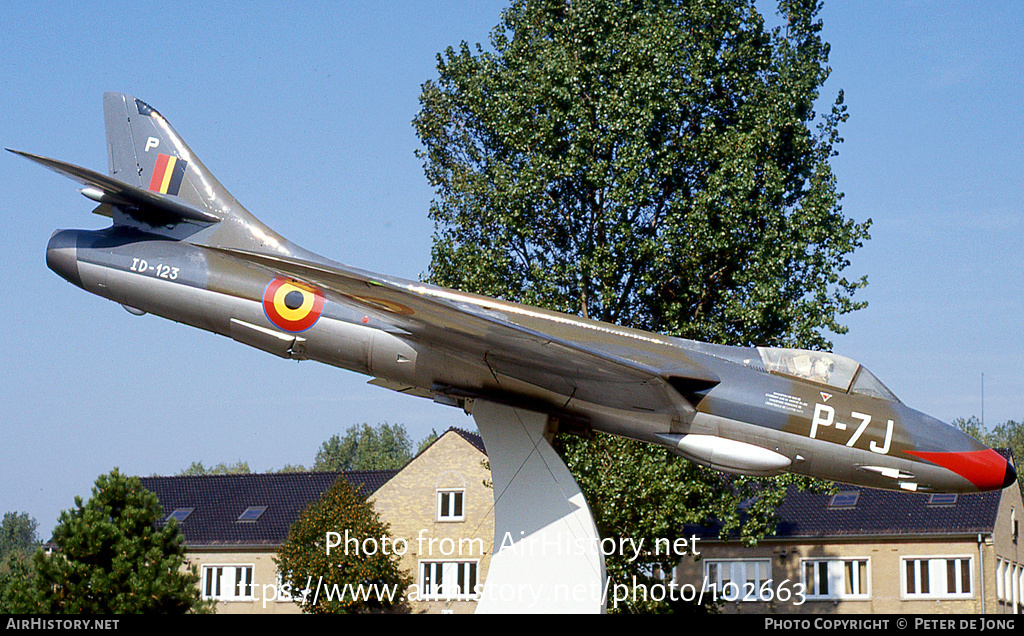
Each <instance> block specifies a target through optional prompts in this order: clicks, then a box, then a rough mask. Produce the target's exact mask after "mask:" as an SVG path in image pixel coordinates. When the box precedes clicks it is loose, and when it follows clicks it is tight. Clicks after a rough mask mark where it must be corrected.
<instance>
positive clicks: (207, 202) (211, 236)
mask: <svg viewBox="0 0 1024 636" xmlns="http://www.w3.org/2000/svg"><path fill="white" fill-rule="evenodd" d="M103 116H104V120H105V125H106V134H107V161H108V164H109V168H110V176H111V177H113V178H114V179H117V180H118V181H121V182H123V183H127V184H129V185H132V186H135V187H138V188H143V189H146V190H149V191H151V192H154V193H157V194H161V195H165V196H169V197H176V198H177V199H178V200H180V201H181V202H182V203H184V204H186V205H188V206H191V207H194V208H197V209H199V210H202V211H205V212H209V213H210V214H212V215H214V216H216V217H217V218H219V219H221V220H232V221H236V223H220V224H217V226H215V227H211V228H210V230H209V232H205V233H203V234H202V235H201V236H196V237H195V240H196V241H197V242H201V243H205V244H211V245H220V246H225V247H239V248H244V249H254V250H256V251H267V250H270V251H273V252H290V251H291V250H292V248H294V246H292V245H290V244H289V243H288V241H286V240H285V239H283V238H282V237H281V236H280V235H279V234H277V233H276V232H274V231H273V230H271V229H270V228H268V227H267V226H266V225H264V224H263V223H261V222H260V221H259V220H258V219H256V217H254V216H253V215H252V214H250V213H249V211H248V210H246V209H245V208H244V207H243V206H242V205H241V204H240V203H239V202H238V201H236V200H235V198H234V197H233V196H231V193H229V192H228V191H227V189H226V188H225V187H224V186H222V185H221V184H220V182H219V181H217V179H216V178H215V177H214V176H213V174H212V173H211V172H210V171H209V170H207V168H206V166H204V165H203V163H202V162H201V161H200V160H199V158H198V157H196V155H195V153H193V152H192V150H191V149H190V148H189V147H188V145H187V144H186V143H185V141H184V140H183V139H182V138H181V136H179V135H178V133H177V132H175V131H174V128H172V127H171V125H170V123H168V121H167V120H166V119H164V117H163V116H162V115H161V114H160V113H159V112H157V110H156V109H155V108H153V107H152V106H150V105H149V104H147V103H145V102H143V101H142V100H140V99H136V98H134V97H132V96H130V95H124V94H121V93H105V94H104V95H103ZM122 220H124V219H122ZM118 221H119V219H118V217H116V216H115V219H114V222H115V223H117V222H118Z"/></svg>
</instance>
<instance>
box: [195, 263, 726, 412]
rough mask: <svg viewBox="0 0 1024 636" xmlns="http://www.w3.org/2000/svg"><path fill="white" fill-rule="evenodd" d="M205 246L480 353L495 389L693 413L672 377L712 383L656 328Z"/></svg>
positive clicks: (414, 335)
mask: <svg viewBox="0 0 1024 636" xmlns="http://www.w3.org/2000/svg"><path fill="white" fill-rule="evenodd" d="M210 249H214V250H216V251H219V252H222V253H227V254H229V255H231V256H233V257H235V258H240V259H242V260H245V261H248V262H251V263H254V264H257V265H260V266H263V267H265V268H267V269H269V270H271V271H273V272H277V273H280V274H283V275H286V276H290V277H294V278H297V279H300V280H303V281H305V282H307V283H310V284H313V285H317V286H318V287H320V288H321V289H322V290H323V291H324V293H325V295H327V296H328V297H331V298H332V300H335V301H337V302H341V303H343V304H347V305H349V306H359V307H362V308H363V311H366V312H368V314H370V315H373V316H374V317H375V318H379V319H381V320H382V321H384V322H386V323H388V324H390V325H393V326H394V327H396V328H398V329H401V330H402V331H403V332H405V333H407V334H408V336H407V337H408V338H410V339H419V340H422V341H424V342H428V343H430V344H431V345H434V346H441V347H446V348H448V349H449V350H451V351H453V352H455V353H456V354H459V353H468V354H470V355H473V356H474V357H477V358H482V359H483V360H485V361H486V363H487V365H488V367H490V369H491V372H492V373H493V374H494V376H495V379H496V380H497V381H498V383H499V385H500V384H501V382H502V379H503V378H511V379H514V380H519V381H522V382H526V383H529V384H532V385H534V386H539V387H543V388H545V389H548V390H551V391H554V392H555V393H558V394H560V395H562V396H565V400H566V403H568V401H569V400H570V399H572V398H577V399H581V400H584V401H587V402H592V403H596V404H604V405H608V406H615V407H617V408H624V407H625V408H629V407H632V408H634V409H636V410H637V411H642V412H660V413H679V414H680V415H682V416H684V417H685V416H692V414H693V406H692V405H691V404H690V403H689V402H688V401H686V400H685V398H682V397H681V396H680V394H679V392H677V391H676V390H675V389H674V388H673V387H672V381H673V380H676V379H679V378H683V379H685V380H687V381H695V382H698V383H701V384H704V385H706V386H711V385H713V384H717V383H718V378H717V377H716V376H714V374H712V373H710V372H709V371H707V370H706V369H705V368H703V367H702V366H701V365H700V364H699V363H698V362H696V361H693V360H691V359H688V358H684V357H681V354H680V353H679V351H678V349H676V348H673V347H671V345H670V344H668V342H667V340H668V339H663V338H661V337H659V336H657V335H655V334H646V333H645V332H639V331H633V330H624V329H619V328H616V327H614V326H612V325H605V324H604V323H599V322H594V321H588V320H582V319H579V318H576V317H574V316H568V315H565V314H560V313H557V312H550V311H546V310H541V309H535V308H531V307H526V306H523V305H516V304H514V303H505V302H502V301H497V300H493V299H489V298H485V297H481V296H475V295H472V294H464V293H462V292H453V291H450V290H445V289H442V288H438V287H434V286H430V285H426V284H420V283H414V282H409V281H399V280H396V279H390V278H386V277H382V276H379V275H376V274H372V273H370V272H365V271H362V270H358V269H355V268H348V267H344V266H334V265H326V264H320V263H313V262H309V261H302V260H298V259H294V258H288V257H284V256H277V255H268V254H261V253H256V252H250V251H247V250H239V249H233V248H223V247H217V248H210ZM659 349H660V350H662V351H659ZM670 349H671V350H672V351H670ZM673 354H674V355H673ZM456 388H458V387H456ZM480 397H491V398H493V397H494V396H493V395H488V396H483V395H481V396H480Z"/></svg>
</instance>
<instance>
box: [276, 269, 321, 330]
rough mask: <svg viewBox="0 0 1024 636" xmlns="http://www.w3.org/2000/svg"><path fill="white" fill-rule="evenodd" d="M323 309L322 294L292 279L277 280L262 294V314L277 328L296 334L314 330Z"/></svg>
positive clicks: (310, 286)
mask: <svg viewBox="0 0 1024 636" xmlns="http://www.w3.org/2000/svg"><path fill="white" fill-rule="evenodd" d="M323 309H324V295H323V293H322V292H321V291H320V290H319V289H317V288H315V287H313V286H312V285H307V284H306V283H301V282H299V281H297V280H292V279H290V278H275V279H274V280H272V281H270V284H269V285H267V288H266V289H265V290H264V291H263V311H264V312H265V313H266V314H267V318H268V319H269V320H270V322H272V323H274V324H275V325H276V326H277V327H279V328H281V329H283V330H285V331H289V332H292V333H296V332H299V331H305V330H306V329H309V328H310V327H312V326H313V325H314V324H315V323H316V321H317V320H318V319H319V318H320V312H322V311H323Z"/></svg>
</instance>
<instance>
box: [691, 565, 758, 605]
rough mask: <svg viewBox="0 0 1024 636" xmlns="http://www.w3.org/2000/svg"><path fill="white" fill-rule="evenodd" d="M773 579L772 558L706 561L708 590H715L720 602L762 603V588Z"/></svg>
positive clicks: (705, 576)
mask: <svg viewBox="0 0 1024 636" xmlns="http://www.w3.org/2000/svg"><path fill="white" fill-rule="evenodd" d="M771 579H772V560H771V559H770V558H764V559H706V560H705V561H704V580H705V581H706V582H707V587H708V589H710V588H714V589H715V595H716V597H717V598H718V600H720V601H721V600H725V601H749V602H755V601H760V600H762V599H761V598H760V593H761V586H763V585H764V584H765V583H766V582H768V581H770V580H771ZM732 584H735V585H732ZM751 585H753V587H752V588H751V587H750V586H751ZM726 586H728V588H727V587H726Z"/></svg>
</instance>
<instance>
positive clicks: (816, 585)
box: [800, 557, 871, 601]
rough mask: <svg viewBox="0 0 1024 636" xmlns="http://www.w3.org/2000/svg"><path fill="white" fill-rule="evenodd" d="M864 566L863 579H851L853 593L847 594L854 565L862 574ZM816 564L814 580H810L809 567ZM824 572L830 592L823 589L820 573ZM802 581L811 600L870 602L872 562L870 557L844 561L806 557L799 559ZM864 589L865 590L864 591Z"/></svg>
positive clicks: (848, 558)
mask: <svg viewBox="0 0 1024 636" xmlns="http://www.w3.org/2000/svg"><path fill="white" fill-rule="evenodd" d="M862 563H863V564H864V580H863V581H861V580H860V577H859V576H857V577H852V578H850V581H849V583H850V589H851V592H849V593H847V591H846V584H847V578H849V574H850V570H849V569H848V568H850V567H851V566H852V567H854V568H856V571H857V572H858V573H859V572H860V567H859V565H860V564H862ZM812 564H813V566H812V567H813V568H814V577H813V578H814V580H811V581H808V580H807V567H808V566H809V565H812ZM822 569H824V573H825V581H826V587H827V589H826V590H825V591H822V590H821V585H820V584H821V578H820V576H821V571H822ZM800 580H801V582H802V583H803V584H804V590H805V594H806V596H807V600H808V601H824V600H867V599H870V598H871V559H870V558H869V557H841V558H827V557H819V558H813V557H812V558H806V559H801V560H800ZM862 587H863V589H861V588H862Z"/></svg>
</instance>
